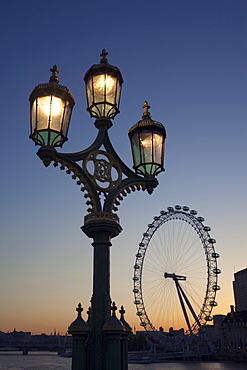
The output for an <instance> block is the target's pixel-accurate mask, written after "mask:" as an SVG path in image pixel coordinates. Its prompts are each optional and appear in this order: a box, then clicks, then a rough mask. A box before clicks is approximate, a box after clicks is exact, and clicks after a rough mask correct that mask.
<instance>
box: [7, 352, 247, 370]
mask: <svg viewBox="0 0 247 370" xmlns="http://www.w3.org/2000/svg"><path fill="white" fill-rule="evenodd" d="M16 369H22V370H54V369H57V370H59V369H61V370H71V358H64V357H59V356H58V355H57V354H56V353H53V352H30V353H29V354H28V355H27V356H23V355H22V354H21V352H2V353H0V370H16ZM144 369H146V370H244V369H245V370H246V369H247V363H236V362H235V363H233V362H166V363H159V364H156V363H155V364H145V365H141V364H138V365H137V364H129V370H144Z"/></svg>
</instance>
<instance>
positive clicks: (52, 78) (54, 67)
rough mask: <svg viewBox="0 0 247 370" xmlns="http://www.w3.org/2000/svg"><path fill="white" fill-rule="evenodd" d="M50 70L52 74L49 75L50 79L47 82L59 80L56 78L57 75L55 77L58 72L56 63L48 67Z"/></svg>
mask: <svg viewBox="0 0 247 370" xmlns="http://www.w3.org/2000/svg"><path fill="white" fill-rule="evenodd" d="M50 71H51V73H52V76H51V77H50V81H49V82H53V83H54V82H55V83H58V82H59V80H58V77H57V75H58V74H59V73H60V72H59V70H58V69H57V66H56V64H55V65H54V66H53V67H52V68H50Z"/></svg>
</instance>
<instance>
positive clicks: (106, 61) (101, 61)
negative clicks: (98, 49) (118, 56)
mask: <svg viewBox="0 0 247 370" xmlns="http://www.w3.org/2000/svg"><path fill="white" fill-rule="evenodd" d="M107 55H108V53H107V51H106V49H103V50H102V53H101V54H100V56H101V57H102V58H101V60H100V63H108V59H107V58H106V56H107Z"/></svg>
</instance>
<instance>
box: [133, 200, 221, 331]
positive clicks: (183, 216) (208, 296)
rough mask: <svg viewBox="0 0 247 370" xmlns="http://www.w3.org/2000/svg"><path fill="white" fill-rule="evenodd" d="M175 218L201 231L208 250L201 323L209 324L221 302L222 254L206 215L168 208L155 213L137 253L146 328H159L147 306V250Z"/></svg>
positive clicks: (137, 290)
mask: <svg viewBox="0 0 247 370" xmlns="http://www.w3.org/2000/svg"><path fill="white" fill-rule="evenodd" d="M171 220H181V221H184V222H187V223H188V224H189V225H190V226H191V227H192V228H193V229H194V231H195V232H196V233H197V235H198V237H199V239H200V241H201V245H202V248H203V249H204V252H205V258H206V264H207V283H206V290H205V296H204V299H203V302H202V305H201V309H200V312H199V313H198V320H199V322H200V325H203V324H205V323H206V322H208V321H211V320H212V317H211V312H212V310H213V308H214V306H216V305H217V302H216V301H215V297H216V293H217V291H218V290H219V289H220V286H219V285H218V275H219V274H220V272H221V271H220V270H219V269H218V266H217V259H218V257H219V254H218V253H216V252H215V248H214V244H215V243H216V240H215V239H213V238H211V236H210V234H209V231H211V229H210V227H209V226H205V225H204V223H203V222H204V221H205V220H204V218H203V217H200V216H199V217H198V216H197V211H195V210H190V209H189V207H187V206H184V207H181V206H178V205H177V206H175V207H167V211H161V212H160V215H159V216H155V217H154V220H153V222H152V223H150V224H148V228H147V230H146V232H145V233H143V237H142V240H141V242H140V243H139V247H138V252H137V254H136V259H135V265H134V277H133V281H134V289H133V292H134V304H135V305H136V309H137V312H136V314H137V315H138V316H139V319H140V321H141V323H140V325H141V326H142V327H144V329H145V330H146V331H157V329H156V328H155V326H154V325H153V324H152V322H151V320H150V318H149V316H148V312H147V310H146V307H145V302H144V297H143V289H142V274H143V266H144V260H145V256H146V252H147V250H148V246H149V244H150V241H151V240H152V237H153V235H154V234H155V232H156V231H157V230H158V229H159V228H160V227H161V226H162V225H163V224H165V223H166V222H169V221H171ZM199 327H200V326H199V325H198V323H197V322H196V321H195V322H194V323H193V324H192V332H193V333H195V332H196V331H197V330H198V329H199Z"/></svg>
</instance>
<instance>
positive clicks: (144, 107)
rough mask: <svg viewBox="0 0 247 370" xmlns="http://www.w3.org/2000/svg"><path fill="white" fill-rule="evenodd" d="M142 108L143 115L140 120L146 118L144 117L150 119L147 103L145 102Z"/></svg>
mask: <svg viewBox="0 0 247 370" xmlns="http://www.w3.org/2000/svg"><path fill="white" fill-rule="evenodd" d="M142 108H143V109H144V112H143V115H142V118H143V119H144V118H146V117H150V112H149V111H148V110H149V108H150V105H148V102H147V101H145V102H144V104H143V106H142Z"/></svg>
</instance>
